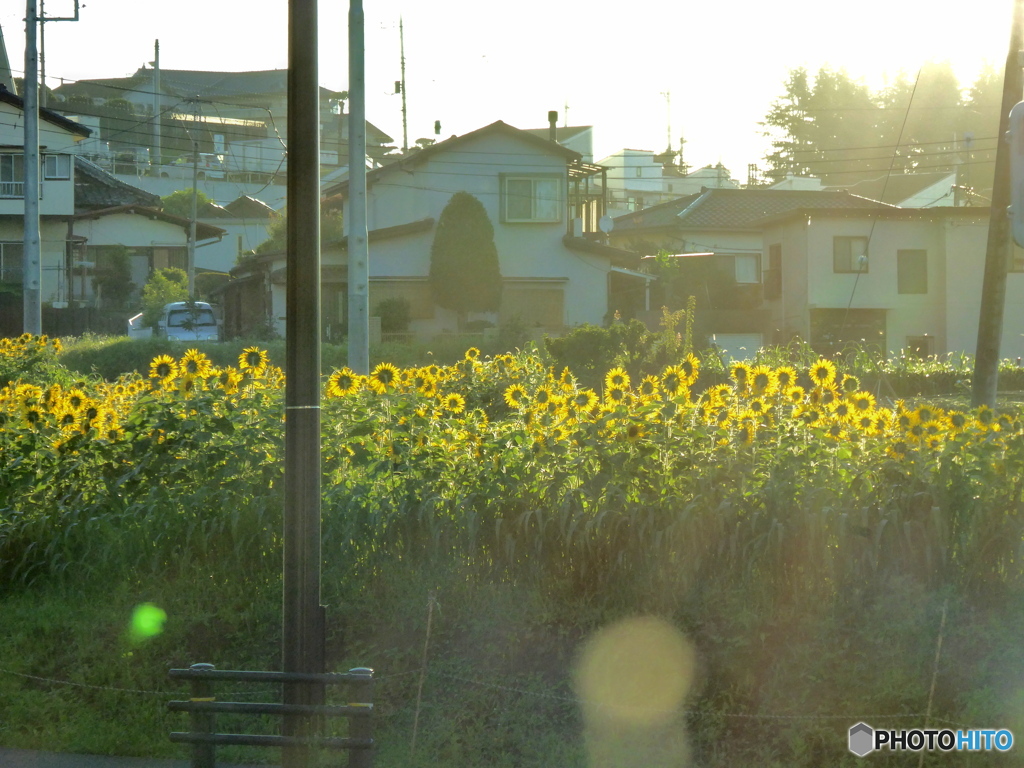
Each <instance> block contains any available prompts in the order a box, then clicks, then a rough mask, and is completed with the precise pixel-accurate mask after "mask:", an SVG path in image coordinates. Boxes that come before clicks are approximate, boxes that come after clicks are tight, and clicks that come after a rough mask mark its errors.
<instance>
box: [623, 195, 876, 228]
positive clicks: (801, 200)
mask: <svg viewBox="0 0 1024 768" xmlns="http://www.w3.org/2000/svg"><path fill="white" fill-rule="evenodd" d="M879 207H884V208H889V207H891V206H888V205H886V204H884V203H880V202H878V201H877V200H869V199H868V198H865V197H860V196H858V195H851V194H850V193H848V192H846V191H825V190H789V189H708V190H705V191H703V192H701V193H699V194H696V195H689V196H687V197H682V198H679V199H678V200H671V201H669V202H667V203H662V204H661V205H656V206H652V207H651V208H645V209H644V210H642V211H636V212H634V213H630V214H626V215H625V216H620V217H618V218H617V219H615V231H617V232H626V231H643V230H647V229H662V228H669V229H755V228H757V224H756V222H759V221H761V220H762V219H766V218H770V217H773V216H777V215H779V214H783V213H786V212H787V211H792V210H796V209H816V208H830V209H868V208H875V209H877V208H879Z"/></svg>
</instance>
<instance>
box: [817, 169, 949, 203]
mask: <svg viewBox="0 0 1024 768" xmlns="http://www.w3.org/2000/svg"><path fill="white" fill-rule="evenodd" d="M950 177H953V178H955V174H954V173H953V172H952V171H949V172H946V171H939V172H937V173H893V174H888V175H883V176H879V177H878V178H877V179H870V180H868V181H858V182H857V183H856V184H850V185H848V186H845V187H842V189H845V190H846V191H847V192H850V193H851V194H854V195H860V196H862V197H869V198H871V199H873V200H881V201H882V202H883V203H892V204H893V205H898V204H899V203H902V202H903V201H904V200H906V199H907V198H909V197H913V196H914V195H916V194H917V193H918V192H923V191H924V190H926V189H927V188H928V187H930V186H932V185H934V184H938V183H939V182H940V181H944V180H946V179H949V178H950ZM955 183H956V182H955V181H952V182H951V185H952V184H955ZM832 189H839V187H832Z"/></svg>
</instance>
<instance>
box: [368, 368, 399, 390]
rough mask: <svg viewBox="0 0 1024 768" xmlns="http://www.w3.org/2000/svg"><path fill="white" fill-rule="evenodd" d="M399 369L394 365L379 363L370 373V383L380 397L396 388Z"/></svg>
mask: <svg viewBox="0 0 1024 768" xmlns="http://www.w3.org/2000/svg"><path fill="white" fill-rule="evenodd" d="M397 378H398V368H397V367H396V366H395V365H394V364H393V363H379V364H378V365H377V367H376V368H374V369H373V371H372V372H371V373H370V378H369V380H368V383H369V385H370V388H371V389H372V390H373V391H374V392H376V393H377V394H378V395H382V394H384V393H385V392H387V391H388V390H389V389H391V388H393V387H394V386H395V380H396V379H397Z"/></svg>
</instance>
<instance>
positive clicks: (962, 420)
mask: <svg viewBox="0 0 1024 768" xmlns="http://www.w3.org/2000/svg"><path fill="white" fill-rule="evenodd" d="M946 418H948V419H949V430H950V432H952V433H953V434H954V435H959V434H960V433H961V432H963V431H964V430H966V429H967V424H968V418H967V414H966V413H964V412H963V411H948V412H947V413H946Z"/></svg>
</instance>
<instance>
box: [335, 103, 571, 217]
mask: <svg viewBox="0 0 1024 768" xmlns="http://www.w3.org/2000/svg"><path fill="white" fill-rule="evenodd" d="M491 133H499V134H504V135H506V136H514V137H516V138H518V139H520V140H522V141H525V142H526V143H529V144H532V145H533V146H535V147H536V148H537V149H538V150H539V151H541V152H545V153H548V154H557V155H562V156H563V157H565V158H566V159H567V160H570V161H572V160H576V161H578V160H581V159H582V155H580V154H579V153H578V152H573V151H572V150H571V149H566V148H565V147H563V146H562V145H561V144H556V143H555V142H553V141H549V140H548V139H544V138H541V137H539V136H535V135H534V134H532V133H530V132H529V131H523V130H520V129H519V128H515V127H513V126H511V125H509V124H508V123H504V122H502V121H501V120H496V121H495V122H493V123H491V124H490V125H485V126H484V127H483V128H477V129H476V130H475V131H470V132H469V133H464V134H462V135H461V136H452V137H451V138H448V139H445V140H444V141H439V142H438V143H437V144H431V145H430V146H428V147H425V148H424V149H421V150H419V151H416V152H413V153H412V154H409V155H407V156H405V157H403V158H401V159H398V160H395V161H394V162H392V163H389V164H388V165H384V166H381V167H380V168H374V169H373V170H372V171H368V172H367V174H366V182H367V184H369V183H371V182H374V181H376V180H377V179H379V178H380V177H381V176H384V175H386V174H389V173H392V172H393V171H399V170H400V171H405V170H408V169H411V168H414V167H416V166H418V165H420V164H422V163H424V162H426V161H427V160H429V159H430V158H432V157H433V156H434V155H438V154H440V153H442V152H450V151H452V150H455V149H457V148H458V147H461V146H462V145H463V144H466V143H468V142H470V141H472V140H474V139H476V138H478V137H480V136H485V135H488V134H491ZM348 185H349V180H348V179H344V180H342V181H339V182H338V183H337V184H335V185H333V186H330V187H328V188H327V189H325V190H324V195H325V196H326V197H328V198H329V197H331V196H333V195H339V194H341V195H343V194H345V192H346V191H347V190H348Z"/></svg>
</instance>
